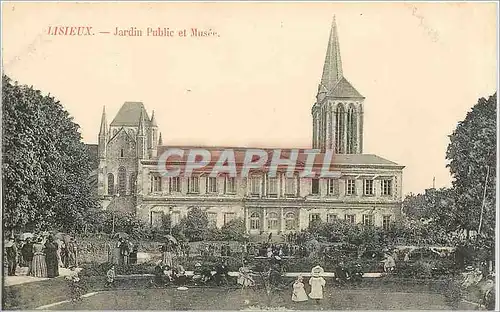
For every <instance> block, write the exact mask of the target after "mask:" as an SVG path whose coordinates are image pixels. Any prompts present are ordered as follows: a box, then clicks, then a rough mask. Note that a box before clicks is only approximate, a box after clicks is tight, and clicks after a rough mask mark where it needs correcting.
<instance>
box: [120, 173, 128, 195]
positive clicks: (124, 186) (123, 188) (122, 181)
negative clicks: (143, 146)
mask: <svg viewBox="0 0 500 312" xmlns="http://www.w3.org/2000/svg"><path fill="white" fill-rule="evenodd" d="M118 192H119V193H120V195H126V194H127V169H125V167H120V168H118Z"/></svg>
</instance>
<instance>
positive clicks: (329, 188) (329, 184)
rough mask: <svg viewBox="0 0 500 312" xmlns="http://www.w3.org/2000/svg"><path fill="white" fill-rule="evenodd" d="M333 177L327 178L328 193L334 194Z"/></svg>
mask: <svg viewBox="0 0 500 312" xmlns="http://www.w3.org/2000/svg"><path fill="white" fill-rule="evenodd" d="M335 181H336V180H335V179H328V195H330V196H332V195H335Z"/></svg>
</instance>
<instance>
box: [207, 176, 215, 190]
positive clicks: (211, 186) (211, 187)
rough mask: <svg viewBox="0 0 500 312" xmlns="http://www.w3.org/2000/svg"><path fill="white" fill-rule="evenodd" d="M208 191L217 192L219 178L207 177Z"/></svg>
mask: <svg viewBox="0 0 500 312" xmlns="http://www.w3.org/2000/svg"><path fill="white" fill-rule="evenodd" d="M207 192H208V193H217V178H216V177H207Z"/></svg>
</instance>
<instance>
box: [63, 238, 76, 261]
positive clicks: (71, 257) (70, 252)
mask: <svg viewBox="0 0 500 312" xmlns="http://www.w3.org/2000/svg"><path fill="white" fill-rule="evenodd" d="M77 253H78V250H77V246H76V242H75V239H74V238H73V237H71V238H70V239H69V241H68V243H67V244H66V254H67V259H68V260H67V264H68V267H70V268H71V267H78V260H77Z"/></svg>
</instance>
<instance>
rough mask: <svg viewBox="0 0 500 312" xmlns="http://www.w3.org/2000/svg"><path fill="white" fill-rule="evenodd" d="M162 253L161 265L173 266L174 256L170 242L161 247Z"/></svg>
mask: <svg viewBox="0 0 500 312" xmlns="http://www.w3.org/2000/svg"><path fill="white" fill-rule="evenodd" d="M162 251H163V264H165V265H168V266H169V267H173V266H174V255H173V246H172V244H171V243H170V242H168V243H166V244H165V245H163V247H162Z"/></svg>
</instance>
